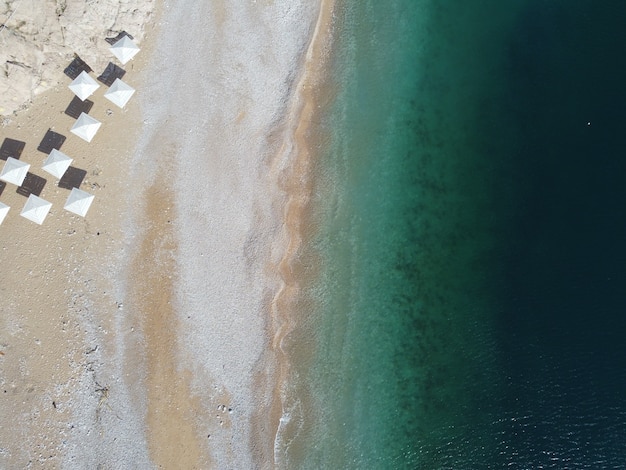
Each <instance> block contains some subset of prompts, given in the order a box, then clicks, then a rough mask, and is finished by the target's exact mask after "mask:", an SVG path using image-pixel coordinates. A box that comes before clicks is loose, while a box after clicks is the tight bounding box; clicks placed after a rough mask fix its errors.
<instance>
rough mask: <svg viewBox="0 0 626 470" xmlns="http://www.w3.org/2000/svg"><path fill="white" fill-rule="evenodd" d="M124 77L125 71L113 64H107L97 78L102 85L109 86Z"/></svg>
mask: <svg viewBox="0 0 626 470" xmlns="http://www.w3.org/2000/svg"><path fill="white" fill-rule="evenodd" d="M124 75H126V70H124V69H123V68H122V67H118V66H117V65H115V64H114V63H113V62H109V65H107V66H106V68H105V69H104V72H102V74H101V75H100V76H99V77H98V81H100V82H102V83H104V84H105V85H106V86H111V85H113V82H114V81H115V79H116V78H120V79H121V78H122V77H123V76H124Z"/></svg>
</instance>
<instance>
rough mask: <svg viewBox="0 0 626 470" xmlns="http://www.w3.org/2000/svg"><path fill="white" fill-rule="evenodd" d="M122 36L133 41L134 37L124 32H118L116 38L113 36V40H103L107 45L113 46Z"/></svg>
mask: <svg viewBox="0 0 626 470" xmlns="http://www.w3.org/2000/svg"><path fill="white" fill-rule="evenodd" d="M124 36H128V37H129V38H131V39H135V38H134V37H132V36H131V35H130V34H128V33H127V32H126V31H120V32H119V33H118V35H117V36H115V37H114V38H105V41H106V42H108V43H109V44H111V45H113V44H115V43H116V42H117V41H119V40H120V39H122V38H123V37H124Z"/></svg>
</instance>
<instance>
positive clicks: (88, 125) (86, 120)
mask: <svg viewBox="0 0 626 470" xmlns="http://www.w3.org/2000/svg"><path fill="white" fill-rule="evenodd" d="M101 125H102V123H101V122H100V121H98V120H97V119H94V118H92V117H91V116H90V115H89V114H85V113H80V116H78V119H77V120H76V122H75V123H74V125H73V126H72V128H71V129H70V132H71V133H72V134H74V135H77V136H78V137H80V138H81V139H83V140H86V141H87V142H91V139H93V137H94V136H95V135H96V132H98V129H99V128H100V126H101Z"/></svg>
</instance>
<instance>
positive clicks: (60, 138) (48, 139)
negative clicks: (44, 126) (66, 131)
mask: <svg viewBox="0 0 626 470" xmlns="http://www.w3.org/2000/svg"><path fill="white" fill-rule="evenodd" d="M65 139H66V137H65V136H64V135H61V134H59V133H58V132H54V131H53V130H52V129H48V132H46V135H44V136H43V139H42V140H41V143H40V144H39V147H37V150H39V151H40V152H43V153H50V152H52V150H53V149H57V150H59V149H60V148H61V145H63V142H65Z"/></svg>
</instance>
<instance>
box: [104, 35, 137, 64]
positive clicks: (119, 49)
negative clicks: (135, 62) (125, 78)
mask: <svg viewBox="0 0 626 470" xmlns="http://www.w3.org/2000/svg"><path fill="white" fill-rule="evenodd" d="M110 51H111V52H112V53H113V55H114V56H115V57H117V58H118V60H119V61H120V62H121V63H122V64H125V63H126V62H128V61H129V60H130V59H132V58H133V57H135V54H137V52H139V48H138V47H137V45H136V44H135V43H134V42H133V41H132V39H131V38H129V37H128V36H124V37H122V39H120V40H119V41H117V42H116V43H115V44H113V45H112V46H111V47H110Z"/></svg>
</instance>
